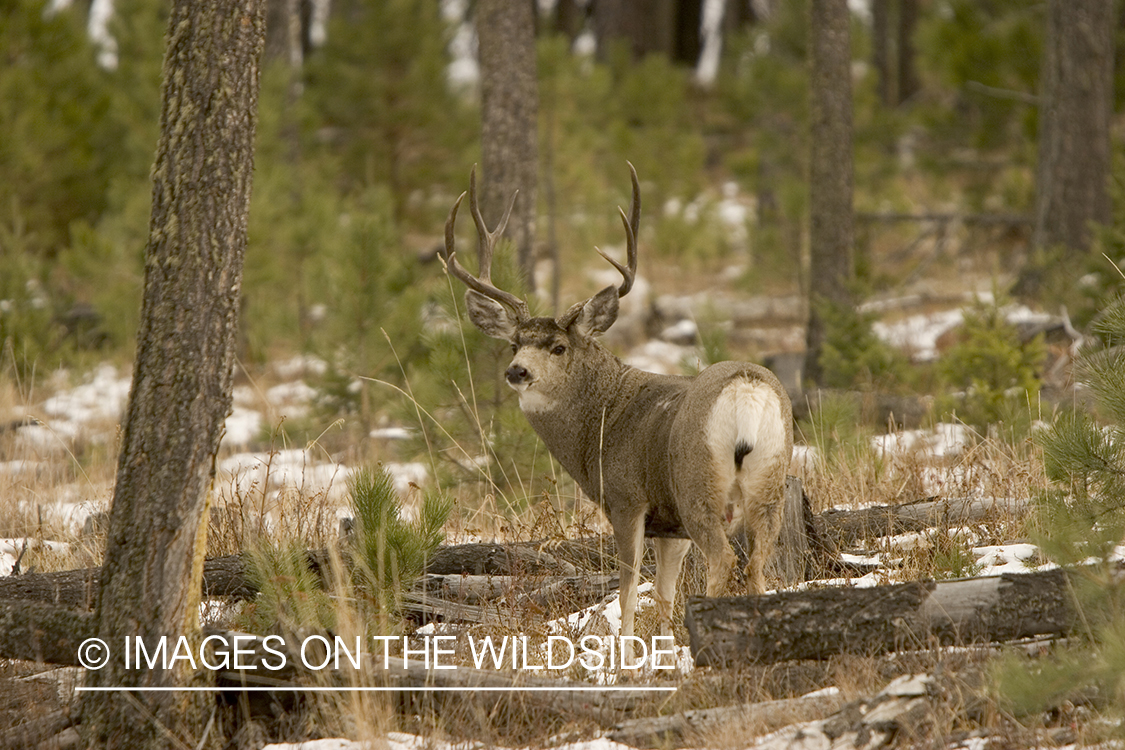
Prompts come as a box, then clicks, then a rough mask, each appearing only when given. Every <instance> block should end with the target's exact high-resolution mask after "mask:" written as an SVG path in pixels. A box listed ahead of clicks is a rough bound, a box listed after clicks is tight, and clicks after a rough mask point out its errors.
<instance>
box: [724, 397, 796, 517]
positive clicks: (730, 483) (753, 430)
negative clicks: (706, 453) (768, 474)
mask: <svg viewBox="0 0 1125 750" xmlns="http://www.w3.org/2000/svg"><path fill="white" fill-rule="evenodd" d="M706 435H707V446H708V448H710V450H711V458H712V460H713V461H714V462H715V475H716V476H717V477H718V478H719V482H720V486H722V487H729V488H730V496H729V497H730V506H729V508H728V514H729V515H730V519H729V520H730V523H731V524H732V525H737V524H738V523H739V522H740V520H741V516H742V512H743V509H744V508H743V506H744V504H745V501H746V500H747V499H750V498H751V497H752V496H754V495H756V494H757V492H758V491H759V489H758V486H759V484H760V483H762V482H763V481H764V480H765V477H764V476H763V475H762V470H763V469H764V468H765V467H768V466H771V465H772V464H773V463H774V461H775V460H776V459H777V458H778V457H779V456H780V455H781V453H782V452H783V451H784V450H785V436H786V431H785V424H784V423H783V422H782V416H781V402H780V400H779V399H778V397H777V394H776V393H775V392H774V391H773V389H772V388H770V387H769V386H768V385H766V384H765V383H762V382H758V381H755V380H747V379H741V378H740V379H737V380H734V381H732V382H731V383H730V384H728V385H727V386H726V387H724V388H723V390H722V392H721V393H720V394H719V398H718V399H716V401H715V406H714V407H713V408H712V409H711V417H710V419H709V420H708V423H707V431H706ZM739 443H745V444H746V445H747V446H749V448H750V452H749V453H747V454H746V456H745V457H744V458H743V459H742V466H741V469H740V468H739V467H738V465H737V464H736V463H735V450H736V448H737V446H738V444H739ZM786 465H788V459H786Z"/></svg>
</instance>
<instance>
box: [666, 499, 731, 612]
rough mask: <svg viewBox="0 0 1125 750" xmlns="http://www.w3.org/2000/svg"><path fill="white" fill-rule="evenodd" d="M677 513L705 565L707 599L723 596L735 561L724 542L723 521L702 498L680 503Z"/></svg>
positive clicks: (726, 543) (725, 537) (728, 542)
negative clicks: (701, 554) (705, 562)
mask: <svg viewBox="0 0 1125 750" xmlns="http://www.w3.org/2000/svg"><path fill="white" fill-rule="evenodd" d="M679 509H680V519H681V521H682V522H683V524H684V528H685V529H686V530H687V533H688V535H689V536H690V537H691V540H692V541H693V542H695V543H696V545H698V546H699V549H700V551H701V552H703V558H704V559H705V560H706V561H707V596H722V595H723V594H724V593H726V590H727V586H728V585H729V584H730V578H731V571H732V570H733V569H734V564H735V562H736V560H737V558H736V557H735V554H734V550H733V549H731V546H730V541H729V540H728V539H727V535H726V531H725V529H724V525H723V519H722V518H721V517H720V516H719V513H718V512H717V511H716V510H715V509H714V508H713V507H711V504H710V502H709V501H708V500H707V499H705V498H699V499H698V502H696V503H694V505H693V504H692V503H691V502H690V501H688V502H682V501H681V502H680V503H679Z"/></svg>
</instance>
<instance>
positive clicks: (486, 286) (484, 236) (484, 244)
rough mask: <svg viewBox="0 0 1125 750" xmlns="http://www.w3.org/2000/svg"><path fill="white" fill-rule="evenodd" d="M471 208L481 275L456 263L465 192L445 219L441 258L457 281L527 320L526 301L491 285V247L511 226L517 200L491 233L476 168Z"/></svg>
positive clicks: (474, 170)
mask: <svg viewBox="0 0 1125 750" xmlns="http://www.w3.org/2000/svg"><path fill="white" fill-rule="evenodd" d="M468 195H469V207H470V208H471V209H472V212H473V219H474V221H475V223H476V225H477V232H478V234H479V235H480V243H479V245H478V247H477V252H478V257H479V259H480V271H479V272H478V273H479V274H480V275H479V277H478V276H473V275H472V274H471V273H469V272H468V271H466V270H465V267H464V266H462V265H461V264H460V263H458V262H457V251H456V250H455V249H454V245H455V242H456V240H455V236H454V231H453V227H454V224H456V223H457V209H459V208H460V207H461V201H463V200H464V199H465V193H461V195H460V196H458V198H457V200H456V201H455V202H454V203H453V208H451V209H450V210H449V218H448V219H446V220H445V252H444V253H443V254H442V257H443V258H444V259H445V266H446V269H447V270H448V271H449V273H451V274H452V275H453V276H454V278H456V279H458V280H460V281H461V283H462V284H464V285H465V286H467V287H469V288H470V289H472V290H473V291H474V292H479V293H480V294H483V295H484V296H485V297H488V298H489V299H491V300H494V301H496V302H499V303H500V304H502V305H505V306H507V307H508V308H510V309H511V310H512V311H513V312H515V313H516V315H517V316H518V317H520V318H521V319H523V320H527V319H528V318H530V317H531V313H530V311H529V310H528V307H527V302H525V301H524V300H522V299H520V298H519V297H517V296H516V295H514V294H512V293H510V292H505V291H504V290H503V289H499V288H497V287H495V286H493V284H492V248H493V247H494V245H495V242H496V238H497V237H498V236H499V235H500V233H501V232H503V231H504V225H505V224H507V223H508V215H509V214H510V213H511V212H512V205H514V203H515V198H514V197H513V199H512V204H509V206H508V211H507V212H506V213H505V214H504V218H503V219H502V220H501V222H500V224H499V226H498V227H497V228H496V230H495V231H494V232H488V230H487V228H486V227H485V224H484V218H483V217H481V215H480V208H479V207H478V205H477V200H476V167H474V168H473V174H472V177H471V178H470V181H469V193H468Z"/></svg>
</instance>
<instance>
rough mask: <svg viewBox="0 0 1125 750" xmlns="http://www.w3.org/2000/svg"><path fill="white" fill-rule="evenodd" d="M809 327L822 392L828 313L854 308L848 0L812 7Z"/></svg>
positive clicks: (808, 366) (810, 361)
mask: <svg viewBox="0 0 1125 750" xmlns="http://www.w3.org/2000/svg"><path fill="white" fill-rule="evenodd" d="M811 7H812V16H811V23H810V33H811V34H812V39H811V57H812V79H811V81H810V89H811V120H812V121H811V129H810V133H809V137H810V141H811V149H810V165H809V324H808V331H807V334H806V354H805V379H806V380H811V381H812V382H813V383H816V384H817V385H822V384H823V380H824V377H823V375H824V373H823V372H822V371H821V367H820V352H821V349H822V348H823V346H824V339H825V322H824V317H823V315H824V311H823V308H822V306H823V305H824V304H825V303H831V304H832V305H834V306H839V307H849V306H851V305H852V304H853V301H852V293H851V290H850V288H849V285H850V283H851V280H852V276H853V274H854V265H855V264H854V261H853V257H852V253H853V244H854V242H853V215H852V183H853V179H854V178H853V168H852V83H851V41H850V32H849V28H848V24H849V20H850V14H849V12H848V5H847V2H846V0H812V3H811Z"/></svg>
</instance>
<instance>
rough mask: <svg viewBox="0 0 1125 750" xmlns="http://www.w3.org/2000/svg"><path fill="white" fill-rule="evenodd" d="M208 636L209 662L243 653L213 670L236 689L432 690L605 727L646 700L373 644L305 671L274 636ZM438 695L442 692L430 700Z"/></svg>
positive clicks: (481, 704)
mask: <svg viewBox="0 0 1125 750" xmlns="http://www.w3.org/2000/svg"><path fill="white" fill-rule="evenodd" d="M208 637H209V639H211V640H210V643H209V645H208V648H209V649H211V651H212V653H214V654H216V656H213V657H212V659H211V661H212V663H214V661H215V660H216V659H218V658H220V657H221V654H222V652H223V651H225V652H226V653H233V652H234V648H235V647H236V646H237V647H238V648H239V650H240V652H241V653H243V654H247V656H246V657H244V663H248V664H250V665H252V666H253V668H252V669H248V670H233V669H228V670H221V671H218V672H216V674H215V678H216V683H215V684H216V685H217V686H218V687H220V688H224V689H227V690H233V691H235V692H237V690H238V689H239V688H243V687H259V688H260V687H268V688H281V689H286V690H299V688H300V687H301V686H317V687H324V686H343V687H350V688H356V687H359V688H387V689H392V690H395V691H402V690H406V691H417V693H419V694H431V699H432V700H433V701H435V702H437V703H438V704H440V703H442V702H443V701H444V702H448V701H467V702H469V703H471V704H473V705H474V706H475V707H476V708H477V709H479V710H483V711H484V712H485V713H486V714H490V713H491V712H492V711H493V710H494V709H495V708H496V707H497V706H498V705H499V704H500V703H501V702H505V705H506V706H508V707H509V708H511V707H518V708H519V710H523V711H527V712H530V715H531V716H535V715H536V714H538V715H540V716H541V715H542V714H543V713H544V712H546V713H548V714H550V715H553V716H561V717H563V718H568V719H574V718H585V719H589V720H593V721H594V722H596V723H597V724H598V725H599V726H602V727H606V728H608V727H612V726H615V725H617V724H619V723H620V722H621V721H623V720H624V719H626V718H627V717H628V716H629V715H630V714H631V713H632V712H633V711H634V710H635V708H636V707H637V706H638V705H639V704H641V703H642V702H644V701H645V700H648V699H649V696H648V695H646V692H645V691H644V690H643V689H642V688H638V692H621V691H620V690H619V689H615V688H613V687H608V688H603V687H599V686H596V685H591V684H589V683H581V682H574V681H571V680H565V679H557V680H556V679H550V678H546V677H536V676H529V675H527V674H526V673H521V672H511V673H508V672H499V671H496V670H491V669H476V668H473V667H468V666H461V665H458V666H457V667H456V668H455V669H448V668H441V669H433V668H429V667H428V666H427V664H426V663H425V661H424V660H423V659H421V658H414V659H403V658H398V657H394V656H388V655H386V654H385V653H382V652H381V651H379V650H378V649H374V650H373V651H372V652H368V653H365V654H364V656H363V658H362V661H361V663H360V668H359V669H351V664H348V663H346V662H343V661H342V662H341V663H342V664H346V666H347V667H348V668H347V669H335V668H331V669H325V670H310V669H307V668H305V667H304V666H303V665H302V664H303V663H302V659H301V657H300V655H299V654H298V653H296V652H295V650H294V649H292V648H291V647H289V646H288V645H284V646H279V645H278V643H277V642H276V641H275V642H273V643H272V644H267V643H266V640H265V638H262V637H258V636H250V635H247V634H245V633H234V632H229V631H227V632H218V631H210V632H208ZM236 638H237V639H238V640H237V641H236V640H235V639H236ZM267 646H269V648H267ZM279 652H282V653H284V654H285V655H286V659H285V664H284V666H282V667H281V668H280V669H268V668H267V669H263V668H262V667H263V665H265V664H268V663H273V664H274V665H277V664H278V661H279V659H278V653H279ZM324 658H325V656H324V654H323V653H321V654H314V655H313V656H312V657H311V659H310V661H311V662H313V663H316V662H318V661H319V660H321V659H324ZM263 672H264V673H263ZM438 694H441V695H442V696H443V697H441V698H437V697H434V696H437V695H438ZM417 702H418V701H416V700H415V701H413V705H415V706H416V704H417Z"/></svg>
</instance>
